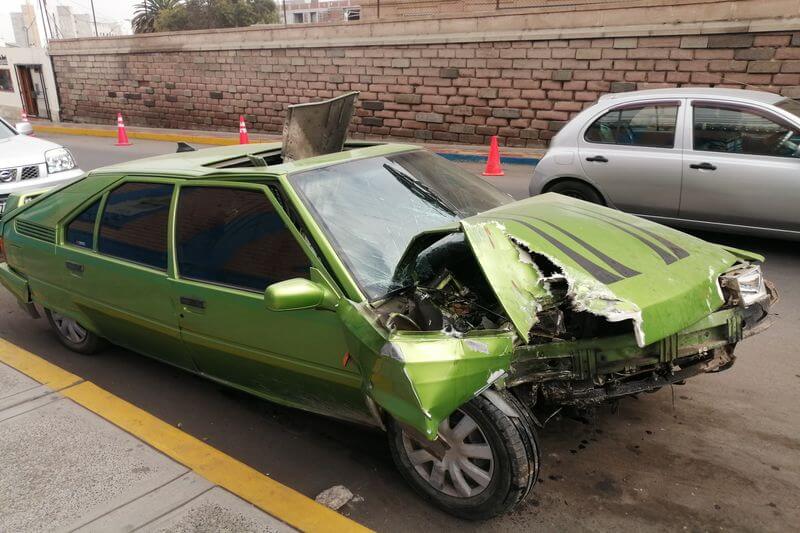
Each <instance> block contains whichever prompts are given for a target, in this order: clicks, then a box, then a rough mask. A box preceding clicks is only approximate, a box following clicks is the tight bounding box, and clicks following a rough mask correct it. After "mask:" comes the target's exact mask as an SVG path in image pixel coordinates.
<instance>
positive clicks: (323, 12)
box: [279, 0, 361, 24]
mask: <svg viewBox="0 0 800 533" xmlns="http://www.w3.org/2000/svg"><path fill="white" fill-rule="evenodd" d="M279 9H280V10H281V22H284V23H285V24H321V23H331V22H352V21H356V20H361V3H360V2H358V1H357V0H356V1H353V0H307V1H304V0H287V1H284V2H283V3H282V5H281V6H279Z"/></svg>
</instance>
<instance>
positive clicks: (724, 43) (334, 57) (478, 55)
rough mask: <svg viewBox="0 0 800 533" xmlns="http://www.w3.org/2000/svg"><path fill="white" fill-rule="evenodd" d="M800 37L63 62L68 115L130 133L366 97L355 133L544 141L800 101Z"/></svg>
mask: <svg viewBox="0 0 800 533" xmlns="http://www.w3.org/2000/svg"><path fill="white" fill-rule="evenodd" d="M773 26H775V25H773ZM784 26H786V25H785V24H784ZM769 28H772V26H769ZM790 29H791V30H792V31H747V32H743V33H715V34H700V33H699V32H698V33H695V34H691V33H686V32H685V31H684V32H682V33H683V34H682V35H664V36H625V37H596V38H570V39H566V38H553V39H546V38H543V37H542V35H541V34H540V35H536V36H533V37H531V38H530V39H526V38H524V36H518V37H514V38H511V37H504V38H503V39H502V40H499V39H498V40H496V41H490V42H455V43H454V42H435V39H428V41H429V42H420V43H419V44H409V45H401V44H396V43H392V42H382V43H381V44H369V45H367V44H363V45H361V44H359V42H358V41H353V42H354V44H353V45H351V46H337V45H328V46H316V47H311V46H305V45H302V44H298V45H297V46H292V45H291V44H284V45H281V46H280V47H276V46H264V47H260V46H258V45H251V46H249V47H248V49H238V50H225V49H219V50H203V49H194V50H180V49H176V50H168V51H148V52H138V51H137V50H138V49H141V46H138V47H136V46H131V47H128V48H126V49H125V50H124V51H120V52H115V51H114V50H113V49H109V48H100V47H98V46H95V48H97V50H96V51H93V50H92V49H91V47H90V46H85V47H83V48H81V49H80V50H79V51H74V52H73V51H71V49H74V48H75V46H74V45H73V46H72V47H70V46H69V42H67V44H66V45H62V46H58V45H56V46H54V47H53V54H54V55H53V63H54V66H55V71H56V76H57V80H58V82H59V93H60V98H61V106H62V117H63V119H64V120H68V121H76V122H97V123H108V124H111V123H113V122H114V117H115V116H116V113H117V111H122V112H123V113H124V114H125V118H126V122H127V123H128V124H130V125H142V126H153V127H168V128H186V129H205V130H228V131H236V128H237V120H238V116H239V115H240V114H243V115H245V116H246V117H247V120H248V125H249V127H250V130H251V131H256V132H269V133H279V132H280V131H281V126H282V124H283V120H284V116H285V108H286V106H287V105H288V104H291V103H298V102H304V101H309V100H313V99H319V98H326V97H330V96H334V95H338V94H341V93H343V92H346V91H352V90H357V91H361V96H360V100H359V104H358V106H359V107H358V109H357V113H356V117H355V118H354V125H353V127H352V128H351V133H352V134H353V136H356V137H358V136H380V137H392V138H401V139H410V140H418V141H423V140H424V141H441V142H453V143H468V144H486V143H487V142H488V140H489V137H490V136H491V135H498V136H499V137H500V139H501V142H502V143H503V144H505V145H509V146H541V145H543V144H546V142H547V140H548V139H550V138H552V136H553V135H554V134H555V133H556V132H557V131H558V130H559V129H560V128H561V127H562V125H563V124H564V123H565V121H567V120H569V119H570V118H571V117H572V116H574V115H575V114H576V113H577V112H579V111H580V110H581V109H583V108H584V107H586V106H588V105H590V104H591V103H592V102H594V101H595V100H597V98H598V97H599V96H600V95H602V94H603V93H607V92H613V91H627V90H633V89H645V88H656V87H675V86H687V85H715V86H730V87H744V84H749V85H752V86H756V87H759V88H763V89H766V90H771V91H775V92H780V93H782V94H784V95H786V96H793V97H800V25H798V26H797V27H791V28H790ZM648 31H649V30H648ZM595 33H599V32H595ZM627 33H629V34H630V33H632V30H629V31H628V32H627ZM649 33H652V31H649ZM482 38H483V39H486V36H485V35H484V36H483V37H482ZM129 39H130V38H129ZM145 39H147V38H145ZM152 39H155V37H153V38H152ZM105 41H108V40H105ZM408 41H411V42H419V41H420V39H404V40H398V42H408ZM465 41H468V39H465ZM132 42H136V43H139V42H141V41H132ZM93 44H94V43H91V42H90V43H88V45H93ZM223 48H224V47H223Z"/></svg>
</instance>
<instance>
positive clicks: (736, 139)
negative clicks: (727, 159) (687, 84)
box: [693, 102, 800, 157]
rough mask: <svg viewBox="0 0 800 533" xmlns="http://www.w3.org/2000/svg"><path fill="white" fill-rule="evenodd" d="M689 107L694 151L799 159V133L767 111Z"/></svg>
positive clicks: (729, 106) (722, 106)
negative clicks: (691, 118)
mask: <svg viewBox="0 0 800 533" xmlns="http://www.w3.org/2000/svg"><path fill="white" fill-rule="evenodd" d="M693 108H694V124H693V129H694V149H695V150H698V151H702V152H723V153H728V154H748V155H763V156H773V157H800V132H798V130H797V128H794V127H793V126H792V125H791V124H789V123H788V122H786V121H784V120H783V119H781V118H780V117H777V116H774V115H771V114H770V113H769V112H767V111H762V110H760V109H755V108H749V107H741V106H737V105H736V104H727V103H713V102H708V103H706V102H703V103H698V102H695V103H694V105H693Z"/></svg>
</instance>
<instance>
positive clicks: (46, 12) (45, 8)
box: [42, 0, 56, 39]
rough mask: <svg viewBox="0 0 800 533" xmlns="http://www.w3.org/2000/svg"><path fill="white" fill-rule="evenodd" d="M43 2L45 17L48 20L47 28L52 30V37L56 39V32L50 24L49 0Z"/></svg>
mask: <svg viewBox="0 0 800 533" xmlns="http://www.w3.org/2000/svg"><path fill="white" fill-rule="evenodd" d="M42 3H43V4H44V19H45V20H46V21H47V28H48V29H49V30H50V38H51V39H55V38H56V34H55V33H53V28H52V27H51V26H50V17H49V16H48V11H47V0H42Z"/></svg>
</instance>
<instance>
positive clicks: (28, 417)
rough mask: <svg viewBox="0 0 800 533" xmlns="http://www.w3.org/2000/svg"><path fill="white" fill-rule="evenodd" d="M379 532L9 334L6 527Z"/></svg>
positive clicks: (1, 483)
mask: <svg viewBox="0 0 800 533" xmlns="http://www.w3.org/2000/svg"><path fill="white" fill-rule="evenodd" d="M298 530H301V531H312V532H313V531H331V530H335V531H341V532H361V531H367V530H366V529H365V528H364V527H362V526H360V525H359V524H357V523H356V522H353V521H352V520H350V519H348V518H346V517H344V516H342V515H340V514H339V513H336V512H335V511H332V510H331V509H328V508H327V507H324V506H322V505H320V504H318V503H317V502H315V501H314V500H312V499H310V498H307V497H306V496H304V495H303V494H300V493H299V492H297V491H295V490H293V489H291V488H289V487H287V486H285V485H282V484H281V483H279V482H277V481H275V480H273V479H272V478H270V477H269V476H267V475H265V474H263V473H261V472H259V471H257V470H255V469H253V468H251V467H249V466H247V465H246V464H244V463H241V462H240V461H237V460H236V459H234V458H233V457H230V456H228V455H226V454H224V453H223V452H221V451H219V450H217V449H215V448H213V447H212V446H209V445H208V444H206V443H205V442H203V441H200V440H199V439H196V438H195V437H192V436H191V435H189V434H187V433H184V432H183V431H181V430H180V429H178V428H175V427H174V426H171V425H170V424H167V423H166V422H164V421H162V420H160V419H158V418H156V417H154V416H153V415H151V414H149V413H147V412H146V411H143V410H142V409H139V408H138V407H136V406H135V405H133V404H131V403H128V402H126V401H125V400H123V399H121V398H118V397H117V396H114V395H113V394H111V393H109V392H108V391H105V390H103V389H102V388H100V387H98V386H97V385H95V384H93V383H91V382H89V381H85V380H83V379H82V378H80V377H79V376H76V375H75V374H72V373H70V372H67V371H66V370H63V369H62V368H60V367H58V366H55V365H53V364H52V363H49V362H48V361H45V360H44V359H42V358H40V357H38V356H36V355H34V354H32V353H30V352H28V351H26V350H24V349H22V348H20V347H18V346H16V345H14V344H12V343H10V342H8V341H6V340H4V339H0V531H2V532H5V531H8V532H17V531H103V532H105V531H181V532H183V531H214V532H216V531H230V532H237V533H238V532H249V531H270V532H273V531H274V532H284V531H298Z"/></svg>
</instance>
